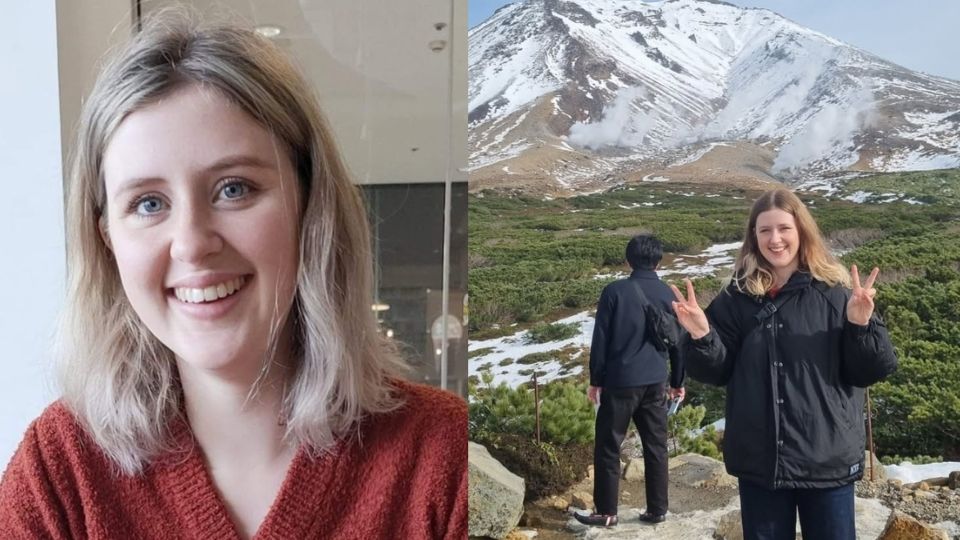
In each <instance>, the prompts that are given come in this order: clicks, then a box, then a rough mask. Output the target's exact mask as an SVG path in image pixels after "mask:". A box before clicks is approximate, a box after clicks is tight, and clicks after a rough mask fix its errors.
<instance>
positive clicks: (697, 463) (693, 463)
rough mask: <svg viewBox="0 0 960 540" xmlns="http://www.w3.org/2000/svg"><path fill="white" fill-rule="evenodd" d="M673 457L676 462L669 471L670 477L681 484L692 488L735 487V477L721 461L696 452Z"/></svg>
mask: <svg viewBox="0 0 960 540" xmlns="http://www.w3.org/2000/svg"><path fill="white" fill-rule="evenodd" d="M674 459H676V460H678V464H677V465H676V466H675V467H674V469H673V470H672V471H671V472H670V478H671V479H675V480H676V481H678V482H680V483H681V484H684V485H687V486H690V487H694V488H700V487H719V488H736V487H737V479H736V478H734V477H732V476H730V475H729V474H727V472H726V469H725V468H724V466H723V462H720V461H717V460H715V459H712V458H708V457H706V456H701V455H698V454H683V455H682V456H677V457H676V458H674Z"/></svg>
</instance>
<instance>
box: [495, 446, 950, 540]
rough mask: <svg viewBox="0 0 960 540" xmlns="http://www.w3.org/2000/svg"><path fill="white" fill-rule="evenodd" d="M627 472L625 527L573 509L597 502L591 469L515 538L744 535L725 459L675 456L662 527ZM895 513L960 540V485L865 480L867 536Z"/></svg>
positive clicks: (861, 509)
mask: <svg viewBox="0 0 960 540" xmlns="http://www.w3.org/2000/svg"><path fill="white" fill-rule="evenodd" d="M625 474H626V477H627V478H625V479H622V480H621V484H620V485H621V497H620V502H621V506H620V510H619V515H620V518H621V522H620V525H619V526H617V527H614V528H611V529H602V528H596V527H585V526H582V525H580V524H579V523H577V522H576V520H574V519H573V518H572V512H573V511H575V510H576V509H578V508H580V509H587V508H592V506H593V501H592V498H591V493H592V489H593V477H592V474H591V475H590V476H588V477H587V478H586V479H584V480H583V481H582V482H580V483H579V484H577V485H575V486H573V487H572V488H571V489H570V490H569V491H567V492H566V493H565V494H563V495H560V496H554V497H549V498H546V499H541V500H538V501H534V502H532V503H529V504H527V505H526V507H525V508H524V515H523V517H522V518H521V521H520V528H519V529H518V530H517V531H514V533H512V535H511V537H508V538H511V539H520V538H531V537H535V538H537V539H538V540H557V539H571V538H589V539H600V538H604V539H605V538H613V539H616V538H639V539H643V538H657V539H663V540H667V539H671V538H676V539H683V540H690V539H696V538H703V539H707V540H709V539H714V538H727V539H732V538H737V537H738V536H737V534H738V533H739V531H738V529H739V497H738V496H737V489H736V480H735V479H734V478H732V477H730V476H728V475H726V473H724V472H723V470H722V464H720V463H719V462H715V461H713V460H709V458H703V457H702V456H696V455H686V456H680V457H678V458H674V459H672V460H671V464H670V514H669V517H668V520H667V522H665V523H663V524H660V525H656V526H652V525H647V524H643V523H640V522H639V521H638V520H637V519H636V517H637V515H639V513H640V512H641V511H642V510H643V509H644V508H645V506H646V504H645V496H644V482H643V478H642V467H640V466H639V463H637V464H635V465H634V466H633V467H631V466H630V465H629V464H628V466H627V468H626V471H625ZM936 484H942V485H936ZM956 487H958V488H960V486H956ZM891 510H897V511H899V512H902V513H904V514H907V515H909V516H912V517H914V518H916V519H918V520H919V521H921V522H925V523H927V524H935V526H936V527H937V528H939V529H940V530H943V531H945V532H946V533H947V534H948V537H949V538H952V539H954V540H960V489H951V488H950V485H949V481H948V480H947V479H938V480H934V481H933V485H931V484H930V483H923V484H921V483H919V482H918V483H916V484H907V485H903V484H902V483H900V482H899V481H897V480H890V481H888V480H878V481H875V482H868V481H864V482H859V483H858V484H857V524H858V535H859V537H860V538H863V539H871V540H872V539H875V538H878V536H879V535H880V533H881V532H882V531H883V529H884V526H885V525H886V523H887V521H888V518H889V517H890V516H891ZM908 519H909V518H908ZM741 534H742V533H741ZM717 535H719V536H717ZM741 537H742V536H741ZM798 538H800V536H799V533H798Z"/></svg>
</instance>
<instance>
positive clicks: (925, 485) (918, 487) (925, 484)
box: [917, 481, 930, 491]
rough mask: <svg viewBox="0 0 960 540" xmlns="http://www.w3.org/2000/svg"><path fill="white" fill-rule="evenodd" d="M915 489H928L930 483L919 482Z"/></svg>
mask: <svg viewBox="0 0 960 540" xmlns="http://www.w3.org/2000/svg"><path fill="white" fill-rule="evenodd" d="M917 489H918V490H920V491H930V484H928V483H927V482H926V481H923V482H920V485H918V486H917Z"/></svg>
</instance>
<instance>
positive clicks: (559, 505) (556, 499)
mask: <svg viewBox="0 0 960 540" xmlns="http://www.w3.org/2000/svg"><path fill="white" fill-rule="evenodd" d="M546 502H547V506H549V507H551V508H556V509H557V510H560V511H561V512H566V511H567V507H568V506H570V502H569V501H567V500H566V499H564V498H563V497H560V496H559V495H554V496H553V497H550V498H549V499H547V501H546Z"/></svg>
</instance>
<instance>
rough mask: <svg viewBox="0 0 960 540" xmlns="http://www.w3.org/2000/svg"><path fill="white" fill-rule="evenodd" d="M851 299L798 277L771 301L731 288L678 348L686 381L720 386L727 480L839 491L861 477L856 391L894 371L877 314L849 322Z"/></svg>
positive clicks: (837, 289) (894, 360)
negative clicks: (697, 335)
mask: <svg viewBox="0 0 960 540" xmlns="http://www.w3.org/2000/svg"><path fill="white" fill-rule="evenodd" d="M849 295H850V292H849V291H848V290H847V289H844V288H842V287H829V286H827V285H826V284H824V283H822V282H819V281H816V280H813V279H811V277H810V274H808V273H805V272H796V273H794V274H793V276H792V277H791V278H790V280H789V281H788V282H787V284H786V285H785V286H784V287H783V288H782V289H781V290H780V292H779V294H777V296H776V298H775V299H774V300H771V299H770V298H762V299H759V298H757V297H754V296H750V295H748V294H745V293H743V292H740V291H739V290H738V289H737V288H736V286H734V285H732V284H731V285H730V286H728V287H727V288H726V289H725V290H724V291H723V292H721V293H720V295H718V296H717V298H716V299H714V301H713V302H712V303H711V304H710V307H708V308H707V310H706V313H707V318H708V319H709V320H710V327H711V330H710V333H709V334H708V335H706V336H704V337H703V338H701V339H698V340H693V339H690V338H687V339H686V341H685V343H684V351H685V354H684V356H685V359H686V365H687V372H688V373H689V375H690V376H691V377H693V378H694V379H697V380H700V381H703V382H706V383H709V384H715V385H718V386H723V385H726V387H727V411H726V412H727V419H726V432H725V434H724V440H723V455H724V461H725V462H726V467H727V472H729V473H730V474H732V475H733V476H736V477H738V478H741V479H743V480H748V481H751V482H755V483H758V484H761V485H764V486H766V487H767V488H769V489H775V488H826V487H837V486H842V485H845V484H848V483H850V482H853V481H855V480H858V479H859V478H861V477H862V476H863V458H864V440H865V437H864V425H863V424H864V423H863V399H864V397H863V396H864V391H863V388H864V387H866V386H869V385H871V384H873V383H875V382H877V381H879V380H881V379H883V378H884V377H886V376H887V375H889V374H891V373H893V372H894V371H895V370H896V368H897V357H896V355H895V354H894V351H893V346H892V345H891V343H890V337H889V335H888V334H887V329H886V327H885V326H884V325H883V322H882V321H881V320H880V319H879V317H878V316H877V315H876V314H874V316H873V318H872V319H871V320H870V324H869V325H867V326H865V327H862V326H858V325H855V324H852V323H850V322H848V321H847V317H846V307H847V300H848V298H849Z"/></svg>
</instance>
